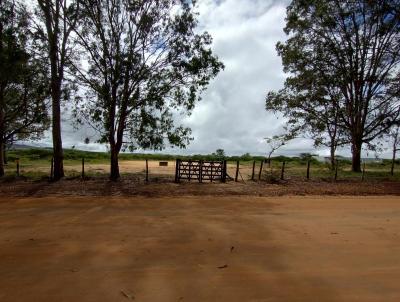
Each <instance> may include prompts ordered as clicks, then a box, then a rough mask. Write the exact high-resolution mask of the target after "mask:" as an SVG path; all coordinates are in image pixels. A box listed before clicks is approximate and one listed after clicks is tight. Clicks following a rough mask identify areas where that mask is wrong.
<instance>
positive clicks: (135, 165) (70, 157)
mask: <svg viewBox="0 0 400 302" xmlns="http://www.w3.org/2000/svg"><path fill="white" fill-rule="evenodd" d="M177 157H179V158H181V159H192V160H196V159H203V160H221V158H219V157H218V156H216V155H194V156H176V155H168V154H164V155H163V154H128V153H123V154H121V155H120V169H121V174H122V176H126V175H130V174H135V175H142V174H143V175H144V174H145V159H148V160H149V170H150V172H149V173H150V175H157V176H164V177H169V178H171V179H172V178H173V175H174V173H175V159H176V158H177ZM51 158H52V150H51V149H43V148H42V149H20V150H11V151H9V152H8V153H7V160H8V164H7V166H6V175H7V176H6V177H7V178H8V179H13V178H15V176H16V171H17V161H18V162H19V167H20V176H23V177H26V178H28V179H32V180H40V179H46V178H48V177H49V175H50V169H51ZM64 158H65V161H64V166H65V172H66V176H67V177H69V178H76V177H80V176H81V169H82V158H84V159H85V175H86V176H87V177H105V176H107V174H108V172H109V154H108V153H105V152H88V151H81V150H71V149H67V150H65V151H64ZM225 159H226V160H227V161H228V174H229V175H230V176H231V177H234V176H235V173H236V161H238V160H239V161H240V170H239V171H240V173H239V177H238V178H239V180H240V181H241V180H244V181H247V180H249V179H251V177H252V168H253V161H256V166H255V171H254V174H255V176H254V178H255V179H256V180H257V179H258V178H259V173H260V165H261V162H262V161H263V160H264V157H261V156H256V157H252V156H250V155H248V154H246V155H243V156H232V157H226V158H225ZM161 160H162V161H168V162H169V165H168V167H159V165H158V162H159V161H161ZM283 162H285V171H284V179H285V180H290V179H306V175H307V162H308V159H307V158H300V157H284V156H279V157H274V158H272V162H271V165H269V164H268V163H264V164H263V169H262V172H261V179H263V180H268V181H270V182H276V181H279V180H280V178H281V171H282V163H283ZM390 168H391V161H390V160H383V162H379V163H378V162H376V163H373V162H370V163H366V164H365V175H364V178H365V179H376V180H379V179H382V180H385V179H395V180H400V161H399V160H398V161H397V162H396V165H395V174H394V176H391V175H390ZM334 177H335V171H332V170H331V169H330V168H329V165H328V164H326V163H322V162H319V161H317V160H316V159H311V161H310V178H311V179H321V180H330V179H334ZM361 178H362V173H354V172H351V162H350V161H349V160H344V159H342V160H339V167H338V179H361Z"/></svg>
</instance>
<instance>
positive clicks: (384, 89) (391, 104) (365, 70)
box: [266, 0, 400, 170]
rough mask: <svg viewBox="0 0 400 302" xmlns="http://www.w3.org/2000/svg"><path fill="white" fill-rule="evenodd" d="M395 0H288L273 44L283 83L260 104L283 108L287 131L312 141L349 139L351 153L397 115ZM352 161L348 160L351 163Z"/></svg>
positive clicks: (399, 19)
mask: <svg viewBox="0 0 400 302" xmlns="http://www.w3.org/2000/svg"><path fill="white" fill-rule="evenodd" d="M399 5H400V2H399V1H398V0H389V1H365V0H356V1H353V0H345V1H319V0H308V1H303V0H293V1H292V2H291V4H290V5H289V7H288V8H287V18H286V27H285V32H286V33H287V34H288V36H289V37H288V39H287V40H286V41H285V42H280V43H278V44H277V51H278V54H279V55H280V56H281V57H282V63H283V66H284V71H285V72H287V73H288V74H289V76H288V78H287V79H286V81H285V88H284V89H282V90H280V91H278V92H269V93H268V95H267V98H266V109H267V110H271V111H274V112H280V113H283V115H284V116H285V117H286V118H287V119H288V125H289V126H288V127H289V130H290V132H292V133H305V134H306V135H308V136H310V137H312V138H313V139H314V141H315V145H317V146H318V145H327V146H329V147H330V148H331V152H332V156H333V155H334V152H335V150H336V148H337V146H340V145H343V144H349V143H350V142H351V143H352V150H353V152H354V154H353V155H354V158H355V160H356V158H357V155H358V157H359V155H360V152H361V148H362V144H371V142H373V141H374V139H375V138H379V137H381V136H382V135H383V134H385V133H386V132H387V131H388V130H389V129H390V127H391V126H392V125H393V124H395V123H396V122H398V121H399V118H400V116H399V89H398V83H399V82H398V77H399V66H400V42H399V41H400V30H399V28H400V15H399V11H398V7H399ZM357 165H359V163H357V162H354V165H353V168H354V169H356V170H359V167H357Z"/></svg>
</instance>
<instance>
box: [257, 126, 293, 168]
mask: <svg viewBox="0 0 400 302" xmlns="http://www.w3.org/2000/svg"><path fill="white" fill-rule="evenodd" d="M293 138H294V137H293V136H292V133H291V134H281V135H274V136H272V137H266V138H264V140H265V141H266V142H267V144H268V146H269V152H268V159H267V160H268V165H269V166H271V156H272V154H273V153H274V152H275V151H276V150H278V149H279V148H281V147H282V146H284V145H285V144H286V143H287V141H289V140H291V139H293Z"/></svg>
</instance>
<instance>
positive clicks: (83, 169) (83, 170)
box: [82, 157, 85, 179]
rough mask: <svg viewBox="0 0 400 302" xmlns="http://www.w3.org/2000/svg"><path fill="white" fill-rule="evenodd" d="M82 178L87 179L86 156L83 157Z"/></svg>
mask: <svg viewBox="0 0 400 302" xmlns="http://www.w3.org/2000/svg"><path fill="white" fill-rule="evenodd" d="M82 179H85V158H84V157H82Z"/></svg>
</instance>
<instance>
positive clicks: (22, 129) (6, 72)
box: [0, 0, 49, 176]
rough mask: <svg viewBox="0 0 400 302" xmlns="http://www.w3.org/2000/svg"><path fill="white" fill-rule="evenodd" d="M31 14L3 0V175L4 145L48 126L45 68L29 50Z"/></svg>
mask: <svg viewBox="0 0 400 302" xmlns="http://www.w3.org/2000/svg"><path fill="white" fill-rule="evenodd" d="M29 43H30V41H29V14H28V12H27V11H26V9H25V7H24V6H22V5H21V4H20V3H18V2H17V1H11V0H0V176H3V175H4V163H5V147H6V145H10V144H12V142H13V141H14V140H15V139H28V138H32V137H38V136H40V135H41V134H42V133H43V131H44V130H46V129H47V128H48V114H47V106H46V105H47V102H46V100H47V97H48V96H49V90H48V89H47V83H46V80H47V79H46V71H45V70H44V69H43V68H42V65H41V64H39V63H40V62H39V61H38V60H37V58H35V57H34V56H32V55H30V51H29V49H28V48H29Z"/></svg>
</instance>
